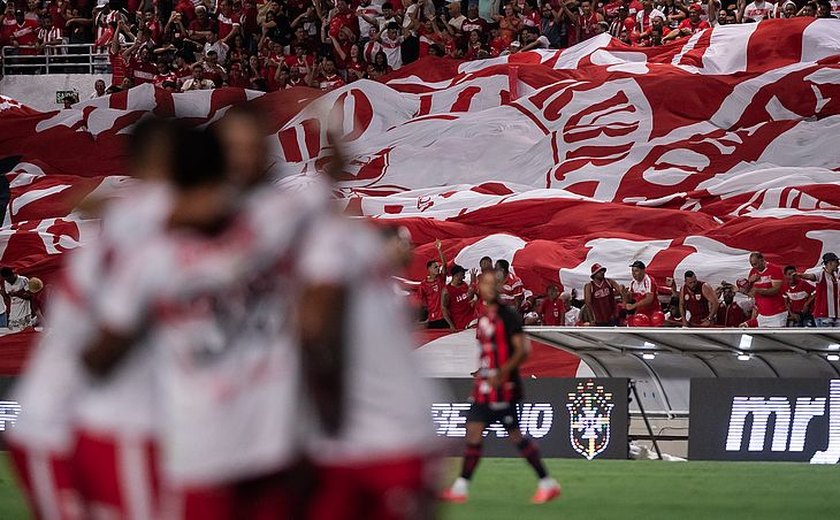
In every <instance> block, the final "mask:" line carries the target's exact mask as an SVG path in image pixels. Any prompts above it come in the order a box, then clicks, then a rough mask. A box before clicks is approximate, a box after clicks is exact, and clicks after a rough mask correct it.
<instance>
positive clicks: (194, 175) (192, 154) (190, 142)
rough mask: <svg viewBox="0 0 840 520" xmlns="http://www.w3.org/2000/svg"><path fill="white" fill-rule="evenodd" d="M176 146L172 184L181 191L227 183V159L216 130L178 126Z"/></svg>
mask: <svg viewBox="0 0 840 520" xmlns="http://www.w3.org/2000/svg"><path fill="white" fill-rule="evenodd" d="M172 144H173V148H174V150H176V152H177V153H175V154H174V155H175V156H174V158H173V173H172V183H173V184H174V185H175V186H176V187H177V188H181V189H189V188H196V187H199V186H206V185H211V184H218V183H220V182H223V181H224V180H225V164H226V161H225V156H224V152H223V150H222V144H221V143H220V142H219V138H218V137H217V136H216V134H215V132H214V131H212V130H211V129H205V130H199V129H196V128H189V127H187V126H185V125H183V124H177V125H176V126H175V129H174V136H173V140H172Z"/></svg>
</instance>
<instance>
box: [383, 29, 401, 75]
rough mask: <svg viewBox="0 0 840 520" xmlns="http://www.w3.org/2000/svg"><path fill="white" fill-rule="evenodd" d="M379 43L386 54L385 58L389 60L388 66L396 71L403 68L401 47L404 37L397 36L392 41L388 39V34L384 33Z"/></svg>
mask: <svg viewBox="0 0 840 520" xmlns="http://www.w3.org/2000/svg"><path fill="white" fill-rule="evenodd" d="M379 41H380V43H381V45H382V51H383V52H384V53H385V57H386V58H388V65H389V66H390V67H391V68H392V69H394V70H397V69H398V68H400V67H402V54H401V52H402V51H401V46H402V42H403V37H402V36H401V35H399V34H397V37H396V38H394V39H391V38H389V37H388V33H387V32H383V33H382V35H381V36H380V37H379Z"/></svg>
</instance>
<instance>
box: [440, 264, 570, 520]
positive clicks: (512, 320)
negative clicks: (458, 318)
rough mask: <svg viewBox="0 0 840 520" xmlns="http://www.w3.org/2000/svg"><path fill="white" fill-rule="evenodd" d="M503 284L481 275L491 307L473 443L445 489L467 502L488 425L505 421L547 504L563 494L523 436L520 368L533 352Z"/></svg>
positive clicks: (483, 326)
mask: <svg viewBox="0 0 840 520" xmlns="http://www.w3.org/2000/svg"><path fill="white" fill-rule="evenodd" d="M497 283H498V282H497V280H496V277H495V276H494V274H493V273H484V274H482V275H481V276H480V277H479V281H478V288H479V294H480V295H481V298H482V300H483V301H484V303H485V305H486V309H485V311H484V312H483V313H482V315H481V316H480V317H479V319H478V327H477V329H476V337H477V339H478V346H479V348H480V350H481V352H480V360H481V367H480V368H479V369H478V371H477V372H476V375H475V381H474V384H473V391H472V396H471V400H472V407H471V408H470V411H469V414H468V415H467V447H466V451H465V453H464V462H463V468H462V470H461V476H460V477H459V478H458V479H457V480H456V481H455V483H454V484H452V487H450V488H449V489H447V490H446V491H444V492H443V494H442V495H441V499H442V500H444V501H447V502H458V503H461V502H466V500H467V495H468V493H469V483H470V479H471V478H472V476H473V473H474V472H475V468H476V466H478V462H479V460H480V459H481V450H482V439H483V433H484V429H485V428H487V426H488V425H489V424H492V423H494V422H496V421H499V422H501V424H502V425H503V426H504V428H505V430H506V431H507V433H508V438H509V439H510V441H511V442H512V443H513V444H514V445H515V446H516V447H517V448H518V449H519V453H520V454H521V455H522V457H524V458H525V459H526V460H527V461H528V464H530V465H531V467H532V468H534V471H535V472H536V473H537V476H538V477H539V479H540V480H539V484H538V486H537V491H536V493H535V494H534V497H533V498H532V500H531V501H532V502H533V503H535V504H542V503H545V502H548V501H550V500H553V499H555V498H557V497H559V496H560V486H559V485H558V484H557V481H555V480H554V479H553V478H551V477H549V476H548V471H547V470H546V469H545V466H544V465H543V463H542V460H541V459H540V455H539V451H538V449H537V446H536V444H534V442H533V441H532V440H531V439H528V438H526V437H523V436H522V432H521V431H520V429H519V420H518V418H517V414H516V405H517V404H518V403H519V402H520V401H521V400H522V397H523V395H522V378H521V377H520V375H519V366H520V365H521V364H522V362H523V361H525V358H526V357H527V356H528V345H527V342H526V339H525V335H524V334H523V332H522V321H521V319H520V318H519V315H518V314H517V313H516V311H515V310H513V309H511V308H509V307H506V306H504V305H501V304H500V303H499V300H498V295H499V291H498V286H497Z"/></svg>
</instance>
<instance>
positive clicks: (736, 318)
mask: <svg viewBox="0 0 840 520" xmlns="http://www.w3.org/2000/svg"><path fill="white" fill-rule="evenodd" d="M722 292H723V305H721V306H720V307H718V311H717V316H716V319H715V324H716V325H717V326H718V327H738V326H740V325H741V324H742V323H744V322H745V321H747V313H745V312H744V309H743V308H742V307H741V306H740V305H739V304H738V303H737V302H735V289H734V288H733V287H732V285H730V284H726V285H724V286H723V288H722Z"/></svg>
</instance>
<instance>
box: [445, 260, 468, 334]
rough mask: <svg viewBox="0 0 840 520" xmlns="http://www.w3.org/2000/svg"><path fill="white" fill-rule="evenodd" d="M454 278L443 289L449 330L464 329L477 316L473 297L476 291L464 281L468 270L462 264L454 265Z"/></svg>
mask: <svg viewBox="0 0 840 520" xmlns="http://www.w3.org/2000/svg"><path fill="white" fill-rule="evenodd" d="M451 274H452V280H451V281H450V282H449V284H447V285H446V287H445V288H444V289H443V302H442V303H443V307H442V310H443V319H445V320H446V323H448V324H449V330H451V331H452V332H455V331H456V330H464V329H466V328H467V327H469V325H470V322H472V321H473V319H474V317H475V309H474V306H473V298H474V297H475V292H474V291H473V288H472V286H471V285H470V284H468V283H466V282H465V281H464V276H465V275H466V274H467V270H466V269H464V268H463V267H461V266H460V265H454V266H452V272H451Z"/></svg>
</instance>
